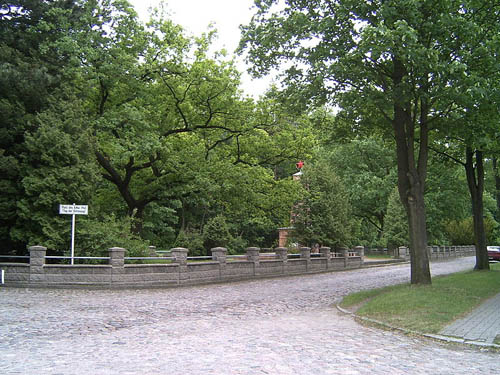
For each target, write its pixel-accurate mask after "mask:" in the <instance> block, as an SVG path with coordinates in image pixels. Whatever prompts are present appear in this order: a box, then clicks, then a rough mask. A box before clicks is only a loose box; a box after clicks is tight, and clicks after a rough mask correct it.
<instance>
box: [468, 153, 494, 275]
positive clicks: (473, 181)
mask: <svg viewBox="0 0 500 375" xmlns="http://www.w3.org/2000/svg"><path fill="white" fill-rule="evenodd" d="M474 155H475V156H476V166H475V167H474ZM465 173H466V175H467V185H468V186H469V192H470V196H471V201H472V217H473V220H474V241H475V245H476V265H475V267H474V269H476V270H489V269H490V263H489V261H488V250H487V248H486V232H485V230H484V217H483V214H484V212H483V192H484V166H483V153H482V152H481V151H479V150H476V151H474V150H472V148H470V147H467V148H466V151H465ZM476 174H477V176H476Z"/></svg>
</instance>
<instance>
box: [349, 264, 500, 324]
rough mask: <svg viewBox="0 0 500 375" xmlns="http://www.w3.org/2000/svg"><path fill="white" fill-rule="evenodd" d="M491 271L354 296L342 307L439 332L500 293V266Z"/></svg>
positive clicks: (440, 278) (395, 322) (439, 278)
mask: <svg viewBox="0 0 500 375" xmlns="http://www.w3.org/2000/svg"><path fill="white" fill-rule="evenodd" d="M490 266H491V271H490V272H485V271H469V272H460V273H456V274H452V275H448V276H442V277H435V278H433V279H432V285H431V286H411V285H409V284H404V285H396V286H390V287H386V288H381V289H374V290H369V291H363V292H359V293H354V294H351V295H349V296H347V297H346V298H344V300H343V301H342V303H341V306H342V307H345V308H349V307H351V308H352V307H359V306H360V305H361V306H360V307H359V309H358V310H357V314H358V315H360V316H364V317H368V318H372V319H376V320H379V321H382V322H385V323H388V324H390V325H392V326H396V327H400V328H406V329H410V330H415V331H419V332H425V333H437V332H439V331H440V330H441V329H442V328H444V327H445V326H446V325H447V324H449V323H451V322H452V321H453V320H455V319H458V318H460V317H462V316H464V315H466V314H467V313H469V312H470V311H472V310H473V309H474V308H475V307H477V306H478V305H479V304H480V303H481V302H483V301H484V300H486V299H488V298H489V297H492V296H494V295H495V294H497V293H499V292H500V263H496V264H491V265H490Z"/></svg>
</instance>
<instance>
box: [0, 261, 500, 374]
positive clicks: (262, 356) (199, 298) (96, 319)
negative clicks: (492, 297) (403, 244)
mask: <svg viewBox="0 0 500 375" xmlns="http://www.w3.org/2000/svg"><path fill="white" fill-rule="evenodd" d="M473 264H474V259H473V258H462V259H458V260H453V261H448V262H438V263H433V264H432V266H431V267H432V272H433V274H434V275H437V274H444V273H449V272H454V271H458V270H461V269H470V268H472V266H473ZM408 277H409V266H408V265H398V266H391V267H383V268H371V269H361V270H353V271H346V272H337V273H328V274H319V275H308V276H299V277H287V278H276V279H266V280H257V281H247V282H239V283H230V284H218V285H209V286H197V287H186V288H179V289H163V290H160V289H153V290H118V291H110V290H45V289H43V290H37V289H15V288H2V289H0V373H1V374H23V375H25V374H27V375H29V374H37V375H40V374H53V375H56V374H61V375H62V374H64V375H72V374H96V375H99V374H141V375H144V374H145V375H149V374H168V375H177V374H179V375H180V374H217V375H220V374H231V375H238V374H287V375H289V374H304V375H305V374H307V375H310V374H315V375H322V374H368V373H369V374H375V375H377V374H384V375H385V374H429V373H432V374H500V354H498V353H494V352H488V351H481V350H479V349H473V348H467V347H463V346H450V345H445V344H440V343H437V342H433V341H430V340H426V339H421V338H415V337H408V336H404V335H401V334H398V333H394V332H388V331H382V330H378V329H375V328H370V327H363V326H361V325H359V324H357V323H356V322H354V321H353V320H352V318H351V317H349V316H344V315H341V314H339V313H338V312H337V311H336V309H334V308H333V307H332V304H333V303H334V301H335V300H336V299H338V298H340V297H342V296H343V295H346V294H348V293H350V292H352V291H356V290H360V289H367V288H373V287H378V286H384V285H388V284H394V283H400V282H405V281H408Z"/></svg>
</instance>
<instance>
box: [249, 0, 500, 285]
mask: <svg viewBox="0 0 500 375" xmlns="http://www.w3.org/2000/svg"><path fill="white" fill-rule="evenodd" d="M278 3H279V4H281V5H282V6H281V7H275V5H277V4H278ZM256 6H257V8H258V11H257V14H256V15H255V16H254V17H253V19H252V21H251V23H250V25H248V26H246V27H243V39H242V42H241V48H242V49H243V48H245V47H247V48H248V49H249V60H250V61H251V62H252V63H254V64H255V68H254V69H253V72H254V73H255V74H257V75H258V74H265V73H267V72H268V71H269V69H270V68H271V67H273V66H276V65H278V63H279V62H281V61H284V60H288V61H292V62H295V63H296V64H294V65H292V66H291V67H289V68H288V69H287V71H286V74H285V79H284V82H285V83H286V84H288V88H290V89H291V90H292V91H290V95H293V93H299V95H303V96H306V97H307V98H309V99H311V100H313V101H325V100H326V101H329V102H330V103H332V104H333V103H335V104H339V105H341V106H344V108H345V109H346V110H350V111H354V112H356V113H357V114H358V118H357V122H356V123H355V126H360V125H361V126H367V125H368V126H370V125H372V124H373V121H370V119H371V118H372V119H373V116H371V113H366V111H364V110H363V108H366V106H367V104H366V103H370V104H369V106H370V107H371V108H376V109H377V111H378V115H377V119H378V118H380V116H382V118H383V119H384V124H383V125H386V126H390V127H391V128H392V132H393V136H394V138H395V141H396V157H397V166H398V188H399V194H400V198H401V201H402V203H403V205H404V207H405V209H406V211H407V215H408V224H409V225H408V226H409V237H410V247H411V282H412V284H429V283H431V277H430V269H429V259H428V254H427V231H426V211H425V203H424V190H425V182H426V175H427V160H428V152H429V149H428V142H429V134H430V131H431V130H432V129H433V128H432V126H433V123H434V122H435V120H436V119H438V118H441V117H445V116H446V115H447V113H448V111H449V110H450V108H452V107H453V106H454V101H455V99H456V97H457V96H460V95H462V94H463V93H464V89H465V88H466V87H472V86H473V85H474V84H475V83H476V82H475V81H474V80H473V79H469V80H467V81H464V79H463V74H462V73H463V71H464V69H465V68H466V67H465V66H464V64H465V63H466V62H464V61H462V60H461V59H460V55H461V51H463V50H467V51H470V50H473V49H474V48H475V47H478V48H479V47H480V43H479V41H480V40H481V39H482V38H483V37H484V36H485V33H484V32H482V33H479V34H472V33H471V30H476V31H477V30H481V28H478V27H477V25H478V24H479V23H481V22H483V20H484V18H490V19H491V17H492V14H493V15H496V13H497V12H498V4H497V3H496V2H493V1H491V2H488V1H487V2H481V3H479V2H477V1H466V2H456V1H452V0H439V1H435V0H433V1H421V0H418V1H417V0H407V1H396V0H390V1H358V0H356V1H354V0H337V1H324V0H312V1H311V0H308V1H305V0H287V1H285V2H284V3H282V2H279V1H272V0H268V1H256ZM443 30H446V32H443ZM456 82H460V84H459V85H456V84H453V83H456ZM296 95H297V94H296Z"/></svg>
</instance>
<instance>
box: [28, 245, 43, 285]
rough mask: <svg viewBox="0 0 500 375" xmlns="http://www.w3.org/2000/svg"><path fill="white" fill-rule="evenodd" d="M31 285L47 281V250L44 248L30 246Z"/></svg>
mask: <svg viewBox="0 0 500 375" xmlns="http://www.w3.org/2000/svg"><path fill="white" fill-rule="evenodd" d="M28 250H29V252H30V283H40V282H44V281H45V274H44V269H43V266H44V265H45V255H46V254H47V248H46V247H43V246H30V247H29V248H28Z"/></svg>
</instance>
